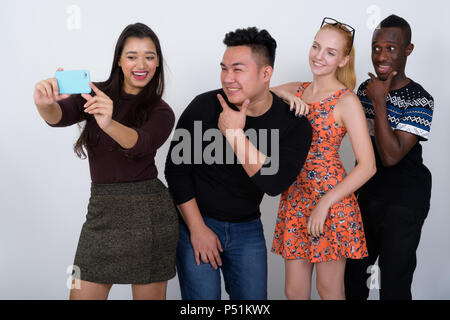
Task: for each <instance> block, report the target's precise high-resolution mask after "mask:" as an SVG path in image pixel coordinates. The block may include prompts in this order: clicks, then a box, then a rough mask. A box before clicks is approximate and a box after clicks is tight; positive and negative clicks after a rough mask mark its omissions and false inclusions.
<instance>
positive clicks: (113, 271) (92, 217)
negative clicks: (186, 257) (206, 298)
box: [73, 179, 178, 284]
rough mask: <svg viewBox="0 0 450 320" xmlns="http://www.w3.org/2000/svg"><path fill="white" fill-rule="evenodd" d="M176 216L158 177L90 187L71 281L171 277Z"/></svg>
mask: <svg viewBox="0 0 450 320" xmlns="http://www.w3.org/2000/svg"><path fill="white" fill-rule="evenodd" d="M177 243H178V216H177V212H176V209H175V205H174V203H173V201H172V198H171V196H170V194H169V191H168V189H167V188H166V187H165V186H164V185H163V184H162V182H161V181H159V180H158V179H154V180H149V181H141V182H131V183H114V184H94V183H93V184H92V185H91V198H90V200H89V205H88V213H87V216H86V222H85V223H84V225H83V228H82V230H81V235H80V240H79V242H78V248H77V252H76V255H75V262H74V270H73V277H74V278H76V279H80V280H84V281H89V282H95V283H104V284H148V283H154V282H162V281H167V280H169V279H171V278H173V277H175V273H176V271H175V254H176V247H177Z"/></svg>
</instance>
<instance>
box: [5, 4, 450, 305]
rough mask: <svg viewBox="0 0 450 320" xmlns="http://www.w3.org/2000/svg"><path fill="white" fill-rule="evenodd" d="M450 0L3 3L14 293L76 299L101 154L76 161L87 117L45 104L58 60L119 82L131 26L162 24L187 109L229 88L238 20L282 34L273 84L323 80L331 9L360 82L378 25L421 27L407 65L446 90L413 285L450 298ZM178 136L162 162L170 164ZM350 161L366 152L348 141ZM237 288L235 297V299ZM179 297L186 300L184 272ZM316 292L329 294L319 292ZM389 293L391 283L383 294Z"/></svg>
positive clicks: (269, 217) (267, 215) (273, 278)
mask: <svg viewBox="0 0 450 320" xmlns="http://www.w3.org/2000/svg"><path fill="white" fill-rule="evenodd" d="M449 11H450V2H448V1H445V0H439V1H419V0H409V1H390V0H389V1H384V0H383V1H382V0H370V1H367V0H366V1H362V0H358V1H356V0H352V1H332V0H323V1H294V0H279V1H276V2H275V1H268V0H252V1H242V0H228V1H223V2H219V1H206V0H191V1H181V0H180V1H175V0H166V1H158V2H156V1H148V0H147V1H138V0H128V1H122V2H118V1H117V2H113V1H106V0H96V1H85V0H79V1H78V0H71V1H68V0H61V1H51V0H41V1H24V0H16V1H8V2H2V8H1V11H0V34H1V38H0V39H1V41H2V47H1V50H0V61H1V62H2V63H3V64H2V74H3V76H2V77H1V79H0V81H1V86H0V88H1V95H2V117H1V118H0V152H1V158H0V164H1V165H0V177H1V183H0V200H1V201H0V216H1V220H0V221H1V222H0V299H67V298H68V289H67V285H66V282H67V279H68V278H69V274H68V273H67V267H68V266H69V265H71V264H72V262H73V258H74V255H75V250H76V246H77V242H78V237H79V234H80V230H81V226H82V223H83V222H84V220H85V214H86V208H87V203H88V198H89V187H90V177H89V169H88V163H87V161H81V160H79V159H78V158H76V156H75V154H74V153H73V151H72V145H73V143H74V142H75V141H76V138H77V137H78V135H79V130H78V128H77V127H76V126H74V127H71V128H65V129H54V128H50V127H48V126H47V125H46V124H45V123H44V122H43V121H42V120H41V119H40V117H39V115H38V113H37V111H36V108H35V106H34V104H33V99H32V95H33V87H34V84H35V83H36V82H38V81H40V80H42V79H44V78H48V77H51V76H52V75H53V74H54V71H55V70H56V69H57V67H59V66H61V67H64V68H65V69H67V70H70V69H81V68H83V69H88V70H90V72H91V77H92V80H93V81H102V80H105V79H106V77H107V76H108V75H109V71H110V68H111V63H112V58H113V50H114V45H115V43H116V41H117V38H118V36H119V34H120V33H121V31H122V30H123V28H124V27H125V26H126V25H128V24H130V23H134V22H143V23H145V24H147V25H149V26H150V27H151V28H152V29H153V30H154V31H155V32H156V33H157V34H158V36H159V38H160V41H161V44H162V47H163V53H164V55H165V58H166V70H167V90H166V93H165V100H166V101H167V102H168V103H169V104H170V105H171V106H172V108H173V109H174V111H175V114H176V116H177V118H178V117H179V115H180V114H181V112H182V111H183V110H184V108H185V107H186V106H187V104H188V103H189V102H190V101H191V100H192V99H193V98H194V97H195V96H196V95H197V94H199V93H202V92H204V91H208V90H212V89H215V88H217V87H219V86H220V81H219V74H220V67H219V63H220V61H221V58H222V55H223V52H224V45H223V44H222V40H223V37H224V35H225V33H226V32H228V31H231V30H234V29H236V28H238V27H248V26H257V27H258V28H266V29H267V30H268V31H269V32H270V33H271V34H272V36H273V37H274V38H275V39H276V40H277V42H278V51H277V60H276V66H275V74H274V76H273V78H272V85H277V84H280V83H284V82H288V81H294V80H303V81H305V80H310V79H311V75H310V70H309V66H308V59H307V53H308V50H309V47H310V44H311V41H312V39H313V36H314V34H315V32H316V31H317V29H318V27H319V25H320V22H321V21H322V18H323V17H324V16H330V17H334V18H336V19H338V20H341V21H344V22H346V23H348V24H350V25H352V26H354V27H355V28H356V30H357V31H356V39H355V47H356V70H357V76H358V84H359V83H361V82H362V81H364V80H365V79H366V78H367V72H369V71H372V70H373V69H372V64H371V60H370V43H371V35H372V30H371V29H370V27H373V26H374V21H376V20H377V17H378V16H380V17H381V18H384V17H386V16H388V15H390V14H392V13H395V14H397V15H400V16H402V17H404V18H405V19H406V20H408V21H409V23H410V24H411V26H412V29H413V43H414V44H415V46H416V47H415V50H414V52H413V54H412V56H411V57H410V58H409V60H408V65H407V75H408V76H409V77H411V78H413V79H414V80H416V81H417V82H419V83H421V84H422V85H423V86H424V87H425V88H426V89H427V90H428V91H429V92H430V94H431V95H432V96H433V97H434V99H435V106H436V108H435V111H434V117H433V124H432V130H431V135H430V141H429V142H426V143H424V144H423V146H424V161H425V163H426V165H427V166H428V167H429V168H430V170H431V172H432V174H433V192H432V203H431V211H430V213H429V216H428V219H427V220H426V223H425V226H424V229H423V233H422V241H421V243H420V247H419V250H418V267H417V270H416V273H415V277H414V283H413V297H414V298H415V299H449V298H450V276H449V274H448V270H450V257H449V252H450V233H449V232H447V229H448V226H449V225H450V215H449V211H450V210H449V208H448V201H447V200H448V186H447V184H448V181H449V180H450V172H449V166H448V164H449V161H448V159H449V157H450V148H449V145H450V143H449V138H448V135H447V132H448V131H447V130H446V121H447V118H450V113H449V110H448V101H450V93H449V90H448V84H447V83H446V82H445V78H444V77H446V76H447V75H448V73H449V71H450V63H449V59H448V53H449V52H450V41H449V38H448V30H449V29H450V28H449V27H450V24H449V22H448V21H449V20H448V19H447V14H448V13H449ZM167 151H168V142H167V143H166V144H165V145H164V146H163V148H161V149H160V150H159V153H158V156H157V158H156V163H157V166H158V169H159V176H160V179H161V180H162V181H165V180H164V176H163V168H164V161H165V157H166V154H167ZM342 156H343V160H344V162H345V165H346V167H347V168H351V167H352V163H353V155H352V151H351V148H350V147H349V144H348V141H347V142H346V143H345V144H344V147H343V148H342ZM278 200H279V197H275V198H269V197H266V198H265V199H264V201H263V204H262V211H263V223H264V227H265V234H266V239H267V246H268V248H270V247H271V243H272V235H273V230H274V222H275V218H276V210H277V205H278ZM283 290H284V263H283V261H282V259H281V258H280V257H279V256H276V255H274V254H272V253H269V298H270V299H284V298H285V297H284V293H283ZM223 297H224V298H227V296H226V295H224V296H223ZM110 298H111V299H129V298H131V290H130V287H129V286H115V287H113V289H112V291H111V295H110ZM168 298H169V299H179V298H180V294H179V286H178V281H177V279H176V278H175V279H173V280H171V281H170V282H169V286H168ZM313 298H318V295H317V293H316V292H314V294H313ZM371 298H377V292H376V291H373V292H372V293H371Z"/></svg>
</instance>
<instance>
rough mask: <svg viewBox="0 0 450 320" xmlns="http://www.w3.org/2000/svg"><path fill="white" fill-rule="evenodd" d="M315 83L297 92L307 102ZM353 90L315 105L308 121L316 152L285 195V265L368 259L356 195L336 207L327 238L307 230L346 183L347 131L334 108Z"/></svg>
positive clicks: (279, 236)
mask: <svg viewBox="0 0 450 320" xmlns="http://www.w3.org/2000/svg"><path fill="white" fill-rule="evenodd" d="M309 85H310V83H303V84H302V86H301V87H300V88H299V90H298V92H297V96H298V97H300V98H301V97H302V95H303V92H304V90H305V89H306V88H307V87H308V86H309ZM347 91H349V90H348V89H341V90H339V91H338V92H336V93H334V94H333V95H331V96H329V97H328V98H326V99H323V100H322V101H320V102H317V103H311V104H309V108H310V113H309V114H308V115H307V118H308V120H309V122H310V123H311V126H312V129H313V134H312V143H311V149H310V150H309V154H308V157H307V158H306V162H305V165H304V167H303V169H302V170H301V172H300V174H299V175H298V177H297V179H296V181H294V183H293V184H292V185H291V186H290V187H289V189H288V190H286V191H284V192H283V193H282V195H281V199H280V205H279V209H278V217H277V221H276V226H275V233H274V239H273V244H272V252H274V253H276V254H280V255H281V256H283V257H284V258H285V259H305V260H308V261H310V262H312V263H317V262H325V261H330V260H340V259H341V258H348V259H362V258H364V257H366V256H367V255H368V252H367V247H366V239H365V236H364V230H363V224H362V219H361V213H360V211H359V206H358V203H357V201H356V197H355V195H354V194H351V195H349V196H347V197H345V198H344V199H342V200H341V201H339V202H337V203H335V204H334V205H333V206H332V207H331V209H330V211H329V214H328V217H327V219H326V221H325V224H324V234H323V235H321V236H320V237H313V236H311V235H309V234H308V230H307V225H308V219H309V216H310V214H311V211H312V210H313V209H314V207H315V206H316V204H317V203H318V202H319V200H320V198H321V197H322V196H323V195H325V193H327V192H328V191H329V190H332V189H333V188H334V187H335V186H336V185H337V184H338V183H339V182H341V181H342V179H344V177H345V176H346V172H345V169H344V166H343V165H342V162H341V160H340V158H339V148H340V146H341V141H342V139H343V138H344V136H345V134H346V133H347V130H346V129H345V128H344V127H341V126H339V125H338V124H337V123H336V122H335V120H334V117H333V110H334V106H335V105H336V103H337V101H338V99H339V98H340V97H341V96H342V95H343V94H344V93H345V92H347Z"/></svg>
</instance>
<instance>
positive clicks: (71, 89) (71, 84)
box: [55, 70, 92, 94]
mask: <svg viewBox="0 0 450 320" xmlns="http://www.w3.org/2000/svg"><path fill="white" fill-rule="evenodd" d="M55 78H56V80H57V81H58V88H59V94H81V93H91V91H92V89H91V87H89V82H90V81H91V77H90V74H89V71H87V70H70V71H56V73H55Z"/></svg>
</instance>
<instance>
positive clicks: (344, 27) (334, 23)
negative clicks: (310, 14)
mask: <svg viewBox="0 0 450 320" xmlns="http://www.w3.org/2000/svg"><path fill="white" fill-rule="evenodd" d="M325 24H329V25H330V26H335V27H338V28H339V29H341V30H343V31H345V32H350V34H351V35H352V45H351V46H350V51H349V52H348V54H350V52H352V48H353V41H354V40H355V28H353V27H352V26H350V25H348V24H345V23H342V22H339V21H337V20H335V19H333V18H329V17H325V18H323V20H322V24H321V25H320V28H322V27H323V25H325Z"/></svg>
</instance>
